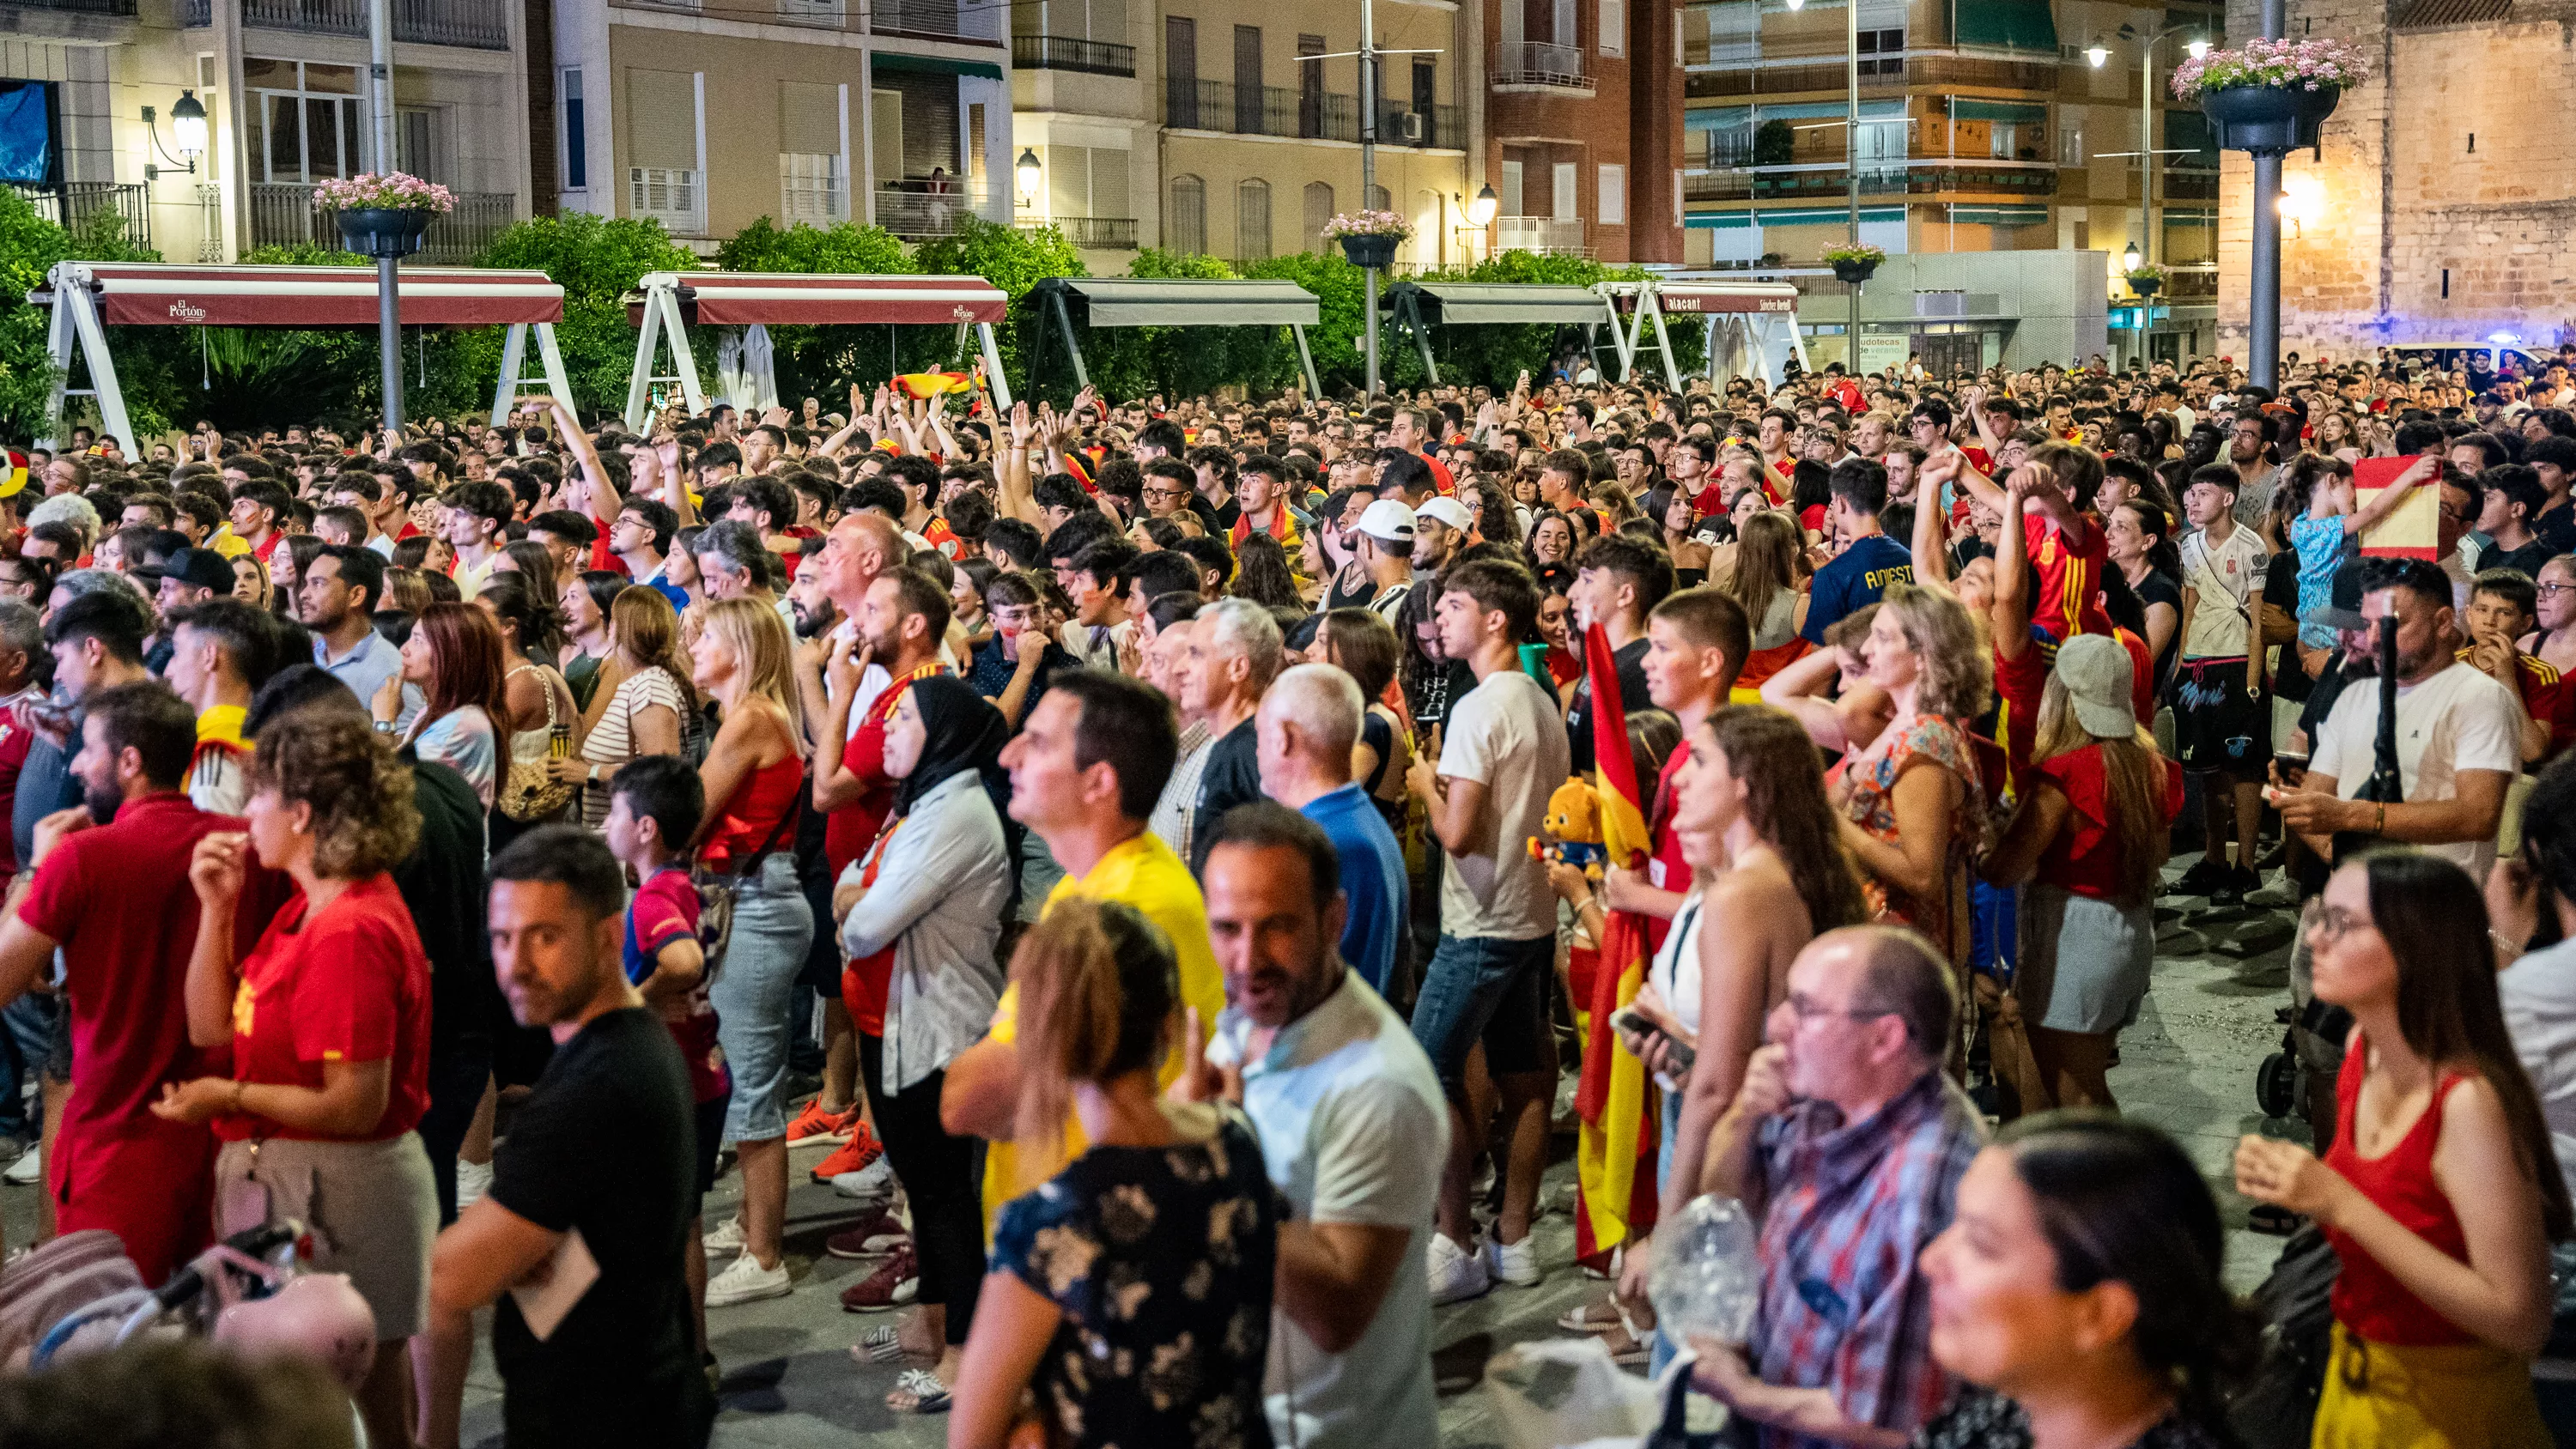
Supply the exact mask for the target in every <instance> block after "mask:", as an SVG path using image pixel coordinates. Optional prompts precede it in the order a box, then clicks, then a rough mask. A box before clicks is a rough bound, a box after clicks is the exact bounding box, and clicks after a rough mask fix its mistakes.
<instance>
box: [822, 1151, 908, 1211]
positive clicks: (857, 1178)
mask: <svg viewBox="0 0 2576 1449" xmlns="http://www.w3.org/2000/svg"><path fill="white" fill-rule="evenodd" d="M894 1186H895V1184H894V1164H893V1163H891V1162H889V1161H887V1160H886V1159H885V1158H884V1157H882V1156H880V1157H879V1158H877V1160H876V1161H874V1162H871V1163H869V1164H868V1165H867V1166H865V1167H862V1168H860V1169H859V1170H858V1171H856V1172H844V1173H841V1174H840V1175H838V1176H836V1177H834V1178H833V1179H832V1191H834V1192H836V1193H839V1194H840V1195H841V1196H843V1197H854V1198H857V1199H859V1200H860V1201H861V1202H869V1203H890V1202H892V1201H894Z"/></svg>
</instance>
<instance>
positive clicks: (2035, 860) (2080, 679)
mask: <svg viewBox="0 0 2576 1449" xmlns="http://www.w3.org/2000/svg"><path fill="white" fill-rule="evenodd" d="M2134 681H2135V666H2134V664H2133V663H2132V661H2131V660H2130V657H2129V651H2128V649H2127V648H2126V647H2125V646H2123V645H2122V644H2121V643H2120V642H2119V641H2118V640H2116V639H2113V638H2110V637H2108V636H2106V635H2101V634H2079V635H2077V636H2075V637H2074V638H2072V639H2069V640H2067V641H2066V642H2065V643H2064V644H2062V645H2060V646H2059V647H2058V650H2057V663H2056V668H2055V669H2054V671H2053V672H2052V673H2051V674H2050V675H2049V678H2048V686H2047V690H2046V692H2045V693H2044V694H2043V695H2042V696H2041V698H2040V706H2039V730H2038V738H2037V740H2036V741H2035V742H2034V744H2033V745H2032V748H2031V766H2030V769H2029V771H2028V772H2027V773H2026V774H2024V775H2023V776H2022V789H2021V805H2020V808H2019V810H2018V811H2016V812H2015V814H2014V816H2013V820H2012V824H2011V826H2010V827H2009V828H2008V829H2007V830H2006V831H2005V832H2004V836H2003V841H2002V843H2001V844H2000V845H1999V846H1998V847H1997V848H1996V849H1995V851H1994V852H1993V853H1992V854H1991V855H1989V856H1988V857H1987V859H1986V863H1985V866H1984V868H1983V870H1984V875H1985V878H1986V880H1987V881H1988V882H1990V883H1992V884H1994V885H1998V886H2015V885H2022V884H2028V885H2029V887H2030V889H2029V890H2028V891H2027V892H2026V893H2025V894H2024V896H2023V900H2022V908H2021V909H2022V928H2023V929H2022V957H2021V962H2020V966H2019V968H2018V970H2017V972H2016V974H2015V975H2014V978H2013V988H2012V989H2013V995H2014V997H2015V998H2016V999H2017V1000H2018V1001H2019V1002H2020V1004H2021V1015H2022V1020H2023V1021H2024V1022H2025V1023H2027V1024H2028V1025H2029V1028H2030V1045H2031V1054H2032V1055H2033V1056H2034V1057H2036V1058H2037V1059H2038V1063H2039V1075H2040V1080H2041V1082H2042V1083H2043V1084H2044V1085H2045V1087H2046V1088H2047V1091H2048V1095H2049V1100H2047V1101H2040V1102H2024V1103H2023V1104H2022V1108H2023V1110H2024V1111H2038V1110H2041V1109H2043V1108H2047V1107H2052V1106H2054V1107H2106V1108H2116V1106H2117V1105H2118V1104H2117V1103H2115V1102H2113V1101H2112V1099H2111V1088H2110V1084H2109V1082H2108V1081H2107V1080H2106V1078H2105V1075H2104V1074H2105V1073H2106V1072H2107V1070H2108V1069H2109V1067H2110V1063H2111V1057H2112V1054H2113V1052H2114V1050H2115V1049H2116V1048H2117V1046H2118V1044H2119V1035H2120V1028H2121V1027H2123V1026H2125V1025H2127V1024H2128V1022H2129V1021H2130V1019H2131V1018H2132V1017H2134V1016H2135V1015H2136V1014H2137V1010H2138V1003H2139V1002H2140V1001H2142V1000H2144V999H2145V997H2146V994H2147V975H2148V970H2149V968H2150V967H2151V966H2152V965H2153V963H2154V960H2155V953H2156V924H2155V895H2156V883H2157V879H2158V868H2159V866H2160V865H2161V863H2162V862H2163V860H2164V856H2165V839H2166V831H2167V830H2168V829H2170V828H2171V827H2172V825H2173V821H2174V817H2175V816H2176V815H2178V814H2180V813H2181V811H2182V771H2181V770H2180V769H2178V768H2176V767H2175V766H2174V764H2173V762H2172V761H2169V760H2167V759H2166V758H2165V757H2164V756H2163V755H2162V754H2161V753H2160V752H2158V750H2157V749H2156V743H2155V737H2154V736H2153V735H2150V734H2149V733H2147V732H2146V731H2145V730H2143V729H2140V728H2139V727H2138V715H2137V707H2136V705H2135V703H2134V702H2133V700H2132V698H2131V693H2132V690H2131V686H2132V684H2133V683H2134Z"/></svg>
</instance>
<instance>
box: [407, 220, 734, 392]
mask: <svg viewBox="0 0 2576 1449" xmlns="http://www.w3.org/2000/svg"><path fill="white" fill-rule="evenodd" d="M697 264H698V259H697V257H696V256H695V255H693V254H692V253H691V252H690V251H689V249H688V248H687V247H684V246H681V245H680V244H679V243H677V242H675V241H673V240H671V236H670V233H668V232H666V231H664V230H662V224H661V223H660V222H658V221H653V220H650V219H641V220H639V219H635V218H629V217H601V216H593V215H591V214H590V213H588V212H580V211H567V212H564V213H563V214H561V215H559V216H539V217H531V218H529V219H528V220H526V221H522V222H516V223H514V224H512V225H511V226H510V228H509V229H508V230H506V231H504V232H502V233H501V234H500V235H499V236H497V237H494V238H493V239H492V245H491V247H490V248H489V249H487V250H486V251H485V252H484V253H483V255H482V256H480V257H478V258H476V259H475V265H476V266H481V267H525V268H533V269H535V270H538V271H542V272H544V273H545V274H546V275H547V276H549V277H552V278H554V280H555V281H556V283H557V284H558V285H560V286H561V287H562V288H563V289H564V315H563V321H562V322H561V323H559V324H557V325H556V327H555V343H556V345H557V346H558V347H560V348H561V349H562V351H563V360H564V372H565V374H566V378H567V380H568V381H570V382H571V383H572V390H573V400H574V401H575V402H576V403H577V405H578V406H579V407H580V408H581V409H582V411H583V412H584V413H585V414H586V415H588V416H591V417H606V416H609V415H611V414H613V413H615V412H616V411H617V410H618V409H620V408H622V407H624V406H625V405H626V382H627V379H628V377H629V376H631V375H632V374H633V372H634V370H635V324H633V323H632V322H629V321H627V320H626V294H627V293H629V292H632V291H634V290H635V288H636V287H637V285H638V284H639V283H641V282H642V281H643V279H644V274H645V273H647V272H685V271H690V270H693V269H695V268H696V266H697ZM689 343H690V346H691V347H692V349H693V350H694V351H695V354H696V357H697V359H698V363H699V372H700V374H701V376H702V378H703V376H704V375H705V374H706V370H707V366H708V364H709V363H710V362H711V361H712V360H713V348H712V346H711V345H710V339H708V338H707V336H706V335H705V329H702V328H698V329H692V330H691V332H690V334H689ZM456 344H457V361H458V363H459V364H460V366H459V369H458V370H459V373H460V375H470V376H475V377H480V378H481V379H482V383H483V388H484V390H485V391H484V395H485V396H486V397H488V396H489V395H490V389H491V386H492V383H493V379H494V376H495V370H496V369H497V368H498V367H499V366H500V355H501V338H500V336H499V334H498V333H497V331H496V330H495V329H492V328H477V329H475V330H474V331H472V332H469V333H460V334H458V335H457V338H456ZM487 355H488V357H489V361H488V362H486V361H484V360H483V359H484V358H485V357H486V356H487ZM476 367H479V371H477V370H473V369H474V368H476ZM469 406H471V404H469Z"/></svg>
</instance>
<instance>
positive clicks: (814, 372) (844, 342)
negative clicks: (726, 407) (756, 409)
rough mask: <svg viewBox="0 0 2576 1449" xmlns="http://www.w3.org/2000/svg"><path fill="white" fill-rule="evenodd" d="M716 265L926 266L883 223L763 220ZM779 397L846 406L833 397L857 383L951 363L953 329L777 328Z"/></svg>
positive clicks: (861, 269)
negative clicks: (822, 224)
mask: <svg viewBox="0 0 2576 1449" xmlns="http://www.w3.org/2000/svg"><path fill="white" fill-rule="evenodd" d="M716 265H718V266H720V267H722V268H724V269H725V270H726V271H728V272H794V273H797V274H800V275H838V276H889V275H893V276H899V275H903V274H906V273H910V272H916V271H919V270H920V267H919V266H918V265H917V264H915V262H914V261H913V258H912V256H911V254H910V253H908V252H906V251H905V250H904V245H903V242H902V240H901V239H900V238H898V237H897V236H895V234H894V233H892V232H890V231H887V230H886V229H885V228H883V227H880V226H861V225H859V224H857V223H854V222H847V221H844V222H836V223H834V224H833V225H831V226H827V227H820V226H812V225H809V224H807V223H804V222H798V223H797V224H795V225H794V226H790V227H784V228H782V227H780V226H779V225H778V224H777V223H776V222H773V221H771V220H770V219H769V218H768V217H765V216H764V217H762V218H760V219H759V220H758V221H755V222H753V223H752V224H751V225H749V226H747V227H744V228H743V229H742V230H741V231H739V232H737V233H735V234H734V236H733V237H732V239H730V240H728V241H726V242H724V243H723V244H722V245H720V246H718V247H717V248H716ZM769 342H770V347H771V350H772V352H773V354H774V356H775V359H776V371H777V376H778V396H779V400H780V401H782V402H786V403H788V404H789V408H790V410H791V411H793V410H794V402H795V400H797V399H802V398H805V397H816V398H820V399H821V400H822V402H823V407H824V410H825V411H827V412H838V411H840V410H841V405H840V403H839V402H837V401H835V399H834V394H835V393H836V392H839V391H840V390H842V389H844V388H847V387H848V386H849V385H851V384H852V383H857V384H859V385H861V386H866V385H867V384H869V383H872V382H878V381H882V380H884V379H886V378H889V377H892V376H894V375H896V374H897V373H904V372H921V371H924V370H927V369H929V368H932V367H944V366H946V365H947V363H948V361H949V358H950V354H951V352H952V351H953V350H954V349H955V345H956V338H955V332H954V329H951V328H943V327H902V328H898V327H894V326H891V325H887V326H874V325H871V326H833V327H801V326H773V327H771V328H770V329H769Z"/></svg>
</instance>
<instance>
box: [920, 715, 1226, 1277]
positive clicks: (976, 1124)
mask: <svg viewBox="0 0 2576 1449" xmlns="http://www.w3.org/2000/svg"><path fill="white" fill-rule="evenodd" d="M1179 752H1180V740H1179V733H1178V730H1177V729H1176V727H1175V725H1174V724H1173V720H1172V707H1171V703H1170V701H1168V700H1166V699H1164V697H1163V696H1162V695H1161V694H1160V693H1159V692H1157V691H1156V690H1154V689H1153V688H1152V687H1151V686H1149V685H1146V684H1144V683H1142V682H1140V681H1138V680H1134V679H1130V678H1128V677H1126V676H1125V675H1121V674H1113V673H1110V672H1108V671H1106V670H1097V669H1080V670H1073V671H1069V672H1067V673H1064V674H1060V675H1058V676H1056V677H1055V679H1054V680H1053V681H1051V682H1050V684H1049V685H1048V688H1047V692H1046V693H1045V694H1044V695H1043V696H1041V697H1040V698H1039V700H1038V703H1037V707H1036V708H1034V709H1032V710H1031V711H1030V712H1029V718H1028V725H1027V727H1026V728H1025V729H1023V730H1021V731H1020V734H1019V737H1018V738H1016V739H1014V740H1012V741H1011V743H1010V745H1009V746H1008V747H1007V748H1005V749H1004V750H1003V751H1002V763H1003V764H1004V765H1005V766H1007V767H1008V768H1009V769H1010V772H1011V818H1012V819H1014V820H1017V821H1019V822H1020V823H1021V824H1023V825H1026V826H1027V827H1028V828H1029V829H1030V830H1031V831H1032V832H1034V833H1035V834H1036V835H1037V837H1038V838H1039V839H1040V840H1043V841H1045V842H1046V846H1047V849H1048V850H1049V851H1050V852H1052V853H1053V854H1054V856H1055V859H1056V863H1057V864H1059V865H1061V866H1063V867H1064V879H1063V880H1062V881H1060V882H1058V883H1057V885H1056V888H1055V889H1054V890H1053V891H1051V892H1050V893H1048V896H1047V902H1046V903H1047V905H1048V906H1049V907H1053V906H1054V905H1055V903H1056V902H1057V901H1060V900H1063V899H1065V898H1067V897H1069V896H1088V897H1090V898H1092V899H1094V900H1104V901H1117V902H1120V903H1122V904H1124V905H1129V906H1133V907H1135V908H1136V910H1137V912H1138V913H1139V914H1141V915H1143V916H1144V917H1145V919H1147V920H1149V921H1152V922H1153V923H1154V924H1155V925H1156V926H1159V927H1161V928H1162V931H1163V934H1164V935H1166V936H1169V937H1171V939H1172V950H1173V955H1174V956H1175V957H1176V958H1177V959H1178V961H1179V963H1180V978H1181V979H1180V996H1181V1002H1182V1004H1183V1005H1185V1006H1188V1007H1191V1008H1193V1009H1195V1010H1196V1011H1197V1012H1198V1014H1199V1020H1200V1021H1201V1022H1204V1023H1211V1024H1212V1023H1214V1022H1215V1020H1216V1018H1217V1013H1218V1012H1220V1011H1222V1010H1224V1009H1225V974H1224V972H1223V971H1222V970H1220V969H1219V968H1218V966H1217V964H1216V953H1215V951H1214V950H1213V949H1211V947H1210V946H1209V944H1208V925H1207V901H1206V899H1205V898H1204V897H1203V896H1201V895H1200V894H1199V886H1198V882H1197V881H1195V880H1193V879H1191V877H1190V872H1189V867H1188V866H1186V865H1184V864H1182V862H1181V858H1180V857H1179V856H1177V855H1174V854H1173V853H1172V850H1171V847H1169V846H1167V845H1165V844H1163V842H1162V840H1161V839H1160V838H1159V837H1157V836H1155V835H1154V834H1153V833H1152V832H1150V831H1148V830H1147V829H1146V828H1145V819H1146V817H1147V816H1148V815H1149V814H1151V813H1152V812H1153V808H1154V801H1155V800H1156V799H1157V798H1159V797H1160V796H1161V795H1162V793H1163V784H1164V782H1165V781H1166V780H1167V779H1169V778H1170V776H1171V773H1172V762H1173V760H1174V759H1175V757H1177V756H1178V754H1179ZM1019 1004H1020V989H1019V984H1018V983H1017V982H1014V983H1012V984H1011V985H1010V986H1009V987H1007V988H1005V989H1004V990H1003V992H1002V999H1001V1002H1000V1004H999V1005H998V1006H997V1007H996V1008H995V1010H994V1012H993V1026H992V1032H991V1034H990V1035H988V1036H986V1037H985V1038H984V1040H983V1041H981V1042H978V1043H976V1044H975V1045H974V1046H972V1047H969V1048H967V1049H966V1050H965V1051H964V1052H962V1053H960V1054H959V1055H958V1057H957V1059H956V1060H955V1061H953V1062H950V1063H949V1064H948V1080H947V1084H946V1086H945V1087H944V1088H943V1089H942V1091H941V1094H940V1103H939V1115H940V1119H941V1122H942V1123H943V1125H945V1126H946V1127H947V1129H948V1130H949V1131H951V1132H958V1133H966V1132H971V1133H974V1134H976V1135H977V1136H980V1137H984V1138H987V1139H989V1140H990V1142H991V1143H992V1145H991V1147H990V1148H988V1149H987V1151H986V1155H985V1159H984V1215H985V1220H986V1223H987V1225H988V1226H989V1224H990V1222H991V1220H992V1217H993V1214H994V1213H995V1212H996V1211H997V1210H998V1209H999V1208H1000V1207H1001V1205H1002V1204H1003V1203H1005V1202H1008V1201H1010V1200H1011V1199H1012V1198H1014V1197H1017V1196H1019V1195H1020V1194H1021V1193H1023V1192H1026V1191H1028V1190H1029V1189H1031V1188H1034V1187H1036V1186H1037V1185H1038V1184H1039V1183H1041V1182H1044V1181H1045V1180H1046V1179H1048V1178H1049V1177H1052V1176H1054V1175H1055V1173H1056V1171H1057V1170H1058V1169H1059V1168H1061V1167H1062V1166H1063V1165H1064V1163H1065V1162H1067V1161H1070V1160H1071V1159H1072V1158H1073V1157H1075V1156H1077V1155H1079V1154H1080V1153H1081V1152H1082V1150H1083V1148H1084V1146H1085V1143H1084V1140H1083V1137H1082V1133H1081V1130H1080V1128H1079V1126H1078V1125H1077V1124H1074V1123H1072V1122H1068V1123H1067V1124H1066V1131H1065V1139H1064V1146H1063V1150H1062V1152H1061V1154H1060V1155H1057V1156H1055V1157H1053V1158H1051V1159H1050V1160H1047V1161H1038V1160H1035V1159H1034V1158H1033V1159H1032V1160H1030V1161H1026V1162H1023V1161H1021V1160H1020V1158H1019V1156H1018V1154H1017V1153H1016V1152H1015V1151H1014V1150H1013V1145H1012V1143H1011V1141H1010V1137H1011V1132H1012V1125H1013V1122H1012V1119H1013V1117H1014V1114H1015V1113H1016V1112H1017V1110H1018V1106H1019V1053H1018V1050H1017V1048H1016V1047H1015V1045H1014V1043H1015V1041H1016V1040H1017V1037H1018V1025H1019ZM1180 1065H1181V1061H1180V1040H1179V1037H1178V1035H1177V1034H1176V1035H1175V1036H1174V1039H1173V1044H1172V1054H1171V1056H1170V1058H1169V1059H1168V1060H1166V1061H1165V1062H1164V1064H1163V1070H1162V1074H1161V1075H1162V1078H1163V1080H1164V1081H1166V1082H1169V1081H1170V1080H1171V1079H1172V1078H1173V1077H1174V1076H1177V1075H1178V1074H1179V1072H1180Z"/></svg>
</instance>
